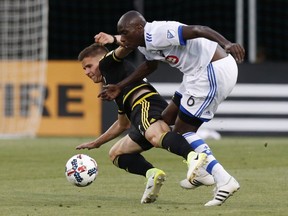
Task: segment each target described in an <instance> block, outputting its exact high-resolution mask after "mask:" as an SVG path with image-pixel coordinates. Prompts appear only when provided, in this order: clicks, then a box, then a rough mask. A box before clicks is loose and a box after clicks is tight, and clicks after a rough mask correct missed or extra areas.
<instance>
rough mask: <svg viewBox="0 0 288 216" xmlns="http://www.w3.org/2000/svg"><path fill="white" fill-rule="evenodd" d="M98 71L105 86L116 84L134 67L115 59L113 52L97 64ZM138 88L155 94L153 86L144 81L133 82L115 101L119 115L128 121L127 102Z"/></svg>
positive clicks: (123, 60) (128, 106) (129, 107)
mask: <svg viewBox="0 0 288 216" xmlns="http://www.w3.org/2000/svg"><path fill="white" fill-rule="evenodd" d="M99 70H100V72H101V74H102V76H103V78H104V82H105V84H106V85H107V84H116V83H118V82H120V81H122V80H123V79H125V78H126V77H127V76H129V75H130V74H131V73H132V72H133V71H134V70H135V67H134V66H133V65H132V64H131V63H130V62H128V61H126V60H125V59H119V58H117V57H116V55H115V53H114V51H111V52H109V53H107V54H106V55H105V56H104V57H103V59H101V61H100V62H99ZM140 88H149V89H150V90H151V92H157V91H156V90H155V89H154V87H153V86H151V85H150V84H149V83H148V82H145V81H139V82H135V83H133V84H131V85H129V86H127V87H126V88H124V89H123V90H122V91H121V93H120V94H119V96H118V97H117V98H116V99H115V102H116V104H117V106H118V113H119V114H124V113H125V114H126V115H127V117H128V118H129V119H130V113H131V104H130V103H129V101H130V98H131V96H132V95H133V92H134V91H136V90H138V89H140Z"/></svg>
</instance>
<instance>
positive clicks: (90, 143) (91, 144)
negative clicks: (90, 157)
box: [76, 141, 101, 150]
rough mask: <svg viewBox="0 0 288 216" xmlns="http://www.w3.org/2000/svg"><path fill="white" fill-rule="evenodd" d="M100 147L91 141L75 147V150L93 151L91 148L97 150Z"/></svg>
mask: <svg viewBox="0 0 288 216" xmlns="http://www.w3.org/2000/svg"><path fill="white" fill-rule="evenodd" d="M100 146H101V145H100V144H98V143H96V142H95V141H91V142H86V143H82V144H81V145H78V146H77V147H76V149H77V150H80V149H88V150H90V149H93V148H99V147H100Z"/></svg>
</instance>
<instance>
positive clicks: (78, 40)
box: [48, 0, 288, 63]
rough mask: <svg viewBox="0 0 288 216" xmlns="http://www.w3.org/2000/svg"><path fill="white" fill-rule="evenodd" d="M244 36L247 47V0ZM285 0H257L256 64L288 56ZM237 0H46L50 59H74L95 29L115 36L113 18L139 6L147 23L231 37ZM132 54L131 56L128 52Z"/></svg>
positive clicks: (115, 30)
mask: <svg viewBox="0 0 288 216" xmlns="http://www.w3.org/2000/svg"><path fill="white" fill-rule="evenodd" d="M243 3H244V16H243V20H244V28H243V32H244V40H243V43H244V44H243V45H244V47H245V49H246V50H247V49H248V48H247V46H248V17H249V16H248V0H244V1H243ZM287 7H288V1H287V0H273V1H272V0H257V1H256V8H257V9H256V12H257V16H256V22H257V24H256V26H257V31H256V32H257V61H256V62H257V63H261V62H269V61H270V62H272V61H273V62H286V61H287V60H288V52H287V49H288V40H287V38H288V22H287V20H288V11H287V10H286V9H287ZM235 8H236V0H213V1H212V0H193V1H191V0H142V1H141V0H123V1H117V0H105V1H100V0H81V1H80V0H78V1H76V0H74V1H71V0H61V1H59V0H49V46H48V47H49V51H48V56H49V59H51V60H52V59H69V60H71V59H77V56H78V53H79V52H80V51H81V50H82V49H83V48H84V47H85V46H87V45H89V44H91V43H93V37H94V35H95V34H96V33H98V32H100V31H104V32H108V33H111V34H117V29H116V26H117V21H118V19H119V18H120V17H121V15H122V14H124V13H125V12H127V11H129V10H141V12H143V14H144V16H145V18H146V20H147V21H153V20H175V21H180V22H183V23H185V24H199V25H207V26H209V27H211V28H213V29H215V30H217V31H219V32H220V33H221V34H223V35H224V36H225V37H226V38H227V39H229V40H231V41H235V40H236V33H235V32H236V27H235V25H236V24H235V23H236V12H235V11H236V9H235ZM132 57H133V56H132Z"/></svg>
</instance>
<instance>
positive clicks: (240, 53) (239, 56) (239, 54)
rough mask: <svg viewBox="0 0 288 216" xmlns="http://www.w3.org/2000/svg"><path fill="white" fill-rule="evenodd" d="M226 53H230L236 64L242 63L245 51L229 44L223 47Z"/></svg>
mask: <svg viewBox="0 0 288 216" xmlns="http://www.w3.org/2000/svg"><path fill="white" fill-rule="evenodd" d="M224 49H225V51H226V52H227V53H230V54H231V55H232V56H233V57H234V58H235V60H236V62H237V63H241V62H243V61H244V56H245V49H244V48H243V47H242V46H241V45H240V44H237V43H230V44H228V45H226V46H225V47H224Z"/></svg>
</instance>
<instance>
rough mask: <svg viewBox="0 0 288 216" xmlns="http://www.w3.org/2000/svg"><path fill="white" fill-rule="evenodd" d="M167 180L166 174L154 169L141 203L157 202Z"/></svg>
mask: <svg viewBox="0 0 288 216" xmlns="http://www.w3.org/2000/svg"><path fill="white" fill-rule="evenodd" d="M165 180H166V174H165V173H164V172H163V171H162V170H160V169H157V168H153V171H152V174H151V175H150V177H148V180H147V184H146V189H145V191H144V194H143V196H142V199H141V203H153V202H155V201H156V199H157V197H158V194H159V192H160V189H161V187H162V185H163V182H164V181H165Z"/></svg>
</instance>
